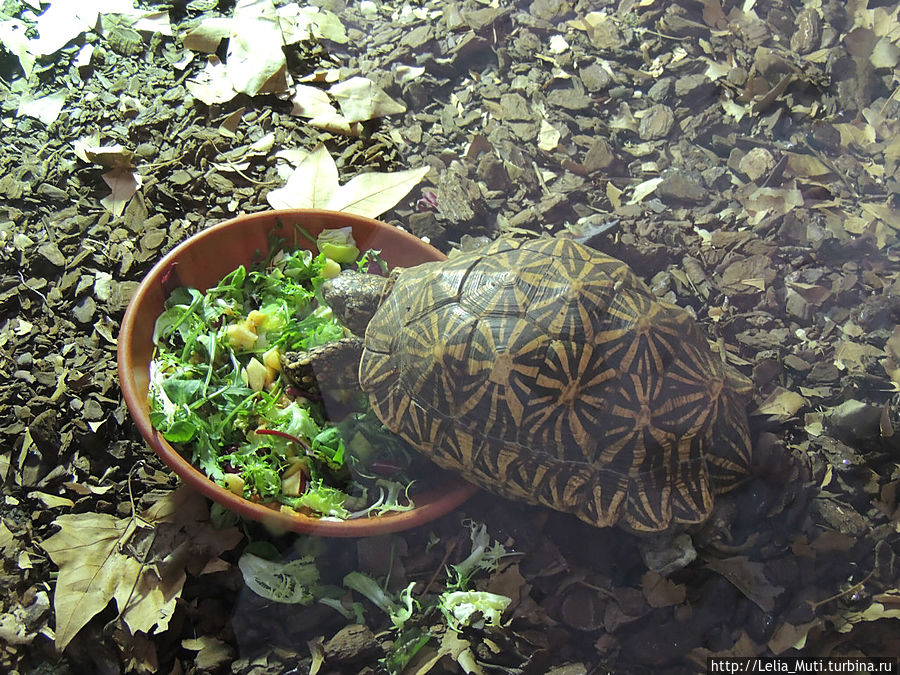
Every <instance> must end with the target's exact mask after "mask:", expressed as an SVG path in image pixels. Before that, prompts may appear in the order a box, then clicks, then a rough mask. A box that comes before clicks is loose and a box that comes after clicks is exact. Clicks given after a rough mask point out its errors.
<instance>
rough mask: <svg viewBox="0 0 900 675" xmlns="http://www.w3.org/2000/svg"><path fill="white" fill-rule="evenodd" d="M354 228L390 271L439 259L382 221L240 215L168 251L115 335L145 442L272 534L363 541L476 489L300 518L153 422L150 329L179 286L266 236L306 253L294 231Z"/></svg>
mask: <svg viewBox="0 0 900 675" xmlns="http://www.w3.org/2000/svg"><path fill="white" fill-rule="evenodd" d="M348 225H349V226H351V227H352V228H353V236H354V238H355V239H356V242H357V244H358V246H359V248H360V250H366V249H369V248H373V249H377V250H380V251H381V255H382V257H383V258H384V259H385V260H386V261H387V263H388V264H389V265H390V266H392V267H393V266H402V267H410V266H413V265H417V264H419V263H422V262H427V261H430V260H441V259H443V258H444V255H443V254H442V253H441V252H440V251H438V250H437V249H435V248H433V247H431V246H429V245H428V244H426V243H424V242H422V241H421V240H419V239H418V238H417V237H414V236H412V235H411V234H408V233H406V232H403V231H401V230H398V229H397V228H394V227H391V226H389V225H385V224H384V223H381V222H378V221H376V220H372V219H370V218H363V217H361V216H355V215H351V214H346V213H338V212H334V211H321V210H316V209H295V210H283V211H266V212H263V213H255V214H252V215H245V216H239V217H237V218H234V219H232V220H229V221H226V222H224V223H221V224H219V225H215V226H213V227H211V228H209V229H207V230H204V231H203V232H200V233H199V234H196V235H194V236H193V237H191V238H190V239H188V240H187V241H185V242H183V243H182V244H181V245H179V246H177V247H176V248H175V249H173V250H172V251H171V252H170V253H169V254H168V255H166V256H165V257H164V258H163V259H162V260H160V261H159V263H157V264H156V266H155V267H154V268H153V269H152V270H150V272H149V273H148V274H147V276H146V277H145V278H144V280H143V281H142V282H141V284H140V286H138V288H137V291H136V292H135V294H134V297H133V298H132V300H131V303H130V304H129V306H128V310H127V311H126V312H125V318H124V319H123V321H122V328H121V331H120V333H119V342H118V362H119V380H120V382H121V385H122V394H123V395H124V397H125V403H126V404H127V405H128V411H129V412H130V413H131V417H132V418H133V419H134V421H135V423H136V424H137V427H138V429H139V431H140V432H141V435H142V436H143V437H144V440H146V441H147V443H148V444H149V445H150V447H151V448H152V449H153V450H154V452H156V454H158V455H159V456H160V457H161V458H162V460H163V461H164V462H165V463H166V464H168V465H169V467H171V468H172V470H174V471H175V473H176V474H178V476H180V477H181V479H182V480H183V481H184V482H185V483H187V484H188V485H190V486H191V487H193V488H194V489H196V490H198V491H199V492H201V493H202V494H204V495H205V496H207V497H209V498H210V499H212V500H213V501H215V502H218V503H219V504H221V505H223V506H225V507H226V508H228V509H230V510H232V511H234V512H236V513H238V514H240V515H241V516H244V517H246V518H250V519H252V520H257V521H261V522H264V523H266V524H267V525H269V526H273V527H274V528H276V529H283V530H292V531H295V532H305V533H312V534H316V535H321V536H327V537H361V536H369V535H375V534H383V533H386V532H396V531H398V530H404V529H408V528H411V527H415V526H417V525H421V524H422V523H425V522H428V521H430V520H433V519H435V518H438V517H439V516H442V515H444V514H445V513H447V512H449V511H451V510H453V509H454V508H456V507H457V506H459V505H460V504H462V503H463V502H464V501H465V500H466V499H468V498H469V497H471V496H472V495H473V494H474V493H475V491H476V488H475V487H474V486H472V485H471V484H469V483H467V482H465V481H464V480H462V479H461V478H459V477H457V476H455V475H453V474H443V476H444V478H445V480H442V481H441V483H440V485H439V487H437V488H434V489H433V490H431V491H428V492H425V493H422V494H418V495H416V496H415V499H414V501H415V505H416V506H415V508H414V509H412V510H410V511H405V512H402V513H392V514H387V515H383V516H373V517H370V518H358V519H353V520H346V521H334V520H321V519H318V518H311V517H309V516H304V515H302V514H298V513H283V512H281V511H279V510H277V508H275V507H270V506H266V505H263V504H258V503H255V502H251V501H248V500H246V499H244V498H243V497H239V496H237V495H235V494H233V493H231V492H229V491H228V490H226V489H225V488H223V487H220V486H219V485H217V484H216V483H214V482H213V481H212V480H210V479H209V478H207V477H206V475H205V474H203V473H202V472H201V471H199V470H198V469H196V468H194V466H193V465H191V463H190V462H189V461H187V460H186V459H185V458H184V457H182V456H181V455H180V454H179V453H178V451H177V450H175V449H174V448H173V447H172V446H171V445H169V443H168V442H167V441H166V440H165V439H164V438H163V437H162V435H161V434H159V433H157V432H156V430H155V429H154V428H153V427H152V426H151V424H150V418H149V416H148V412H149V404H148V400H147V394H148V386H149V373H150V360H151V357H152V354H153V341H152V335H153V326H154V323H155V322H156V318H157V317H158V316H159V314H160V313H161V312H162V309H163V302H164V301H165V298H166V297H167V296H168V293H169V292H171V290H172V289H173V288H175V287H177V286H179V285H185V286H193V287H195V288H199V289H201V290H205V289H207V288H210V287H212V286H214V285H216V284H217V283H218V282H219V281H220V280H221V279H222V278H223V277H224V276H225V275H226V274H228V273H229V272H230V271H232V270H233V269H235V268H236V267H237V266H238V265H245V266H249V265H250V264H252V262H253V261H254V260H257V259H259V256H264V255H265V254H266V252H267V251H268V249H269V235H270V233H273V232H274V233H275V234H278V235H279V236H281V237H284V238H286V239H287V240H288V242H289V245H290V246H295V247H304V248H311V247H312V242H310V241H309V240H308V239H307V238H306V237H304V236H302V235H300V234H298V233H296V231H295V230H296V227H299V228H302V229H303V230H306V231H307V232H308V233H309V234H311V235H312V236H313V238H315V236H316V235H317V234H318V233H319V232H321V231H322V230H323V229H326V228H337V227H346V226H348Z"/></svg>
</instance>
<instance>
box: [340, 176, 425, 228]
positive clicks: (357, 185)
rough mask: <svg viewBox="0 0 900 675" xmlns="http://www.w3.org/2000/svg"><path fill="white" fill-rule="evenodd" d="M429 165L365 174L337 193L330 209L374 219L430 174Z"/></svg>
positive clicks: (356, 177) (343, 186)
mask: <svg viewBox="0 0 900 675" xmlns="http://www.w3.org/2000/svg"><path fill="white" fill-rule="evenodd" d="M428 170H429V167H427V166H423V167H420V168H418V169H407V170H405V171H397V172H395V173H379V172H372V173H363V174H360V175H358V176H354V177H353V178H351V179H350V181H349V182H348V183H346V184H345V185H341V186H340V187H339V188H338V189H337V191H336V192H335V194H334V196H333V197H332V200H331V202H330V204H329V208H331V209H334V210H335V211H346V212H347V213H355V214H357V215H360V216H368V217H369V218H375V217H376V216H380V215H381V214H382V213H384V212H385V211H387V210H388V209H389V208H391V207H393V206H394V205H395V204H396V203H397V202H399V201H400V200H401V199H403V198H404V197H405V196H406V195H407V194H408V193H409V191H410V190H412V189H413V188H414V187H415V186H416V185H418V184H419V182H420V181H421V180H422V179H423V178H424V177H425V174H427V173H428Z"/></svg>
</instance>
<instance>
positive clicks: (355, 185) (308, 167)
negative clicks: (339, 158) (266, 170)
mask: <svg viewBox="0 0 900 675" xmlns="http://www.w3.org/2000/svg"><path fill="white" fill-rule="evenodd" d="M428 168H429V167H421V168H418V169H407V170H405V171H398V172H395V173H380V172H372V173H364V174H360V175H358V176H354V177H353V178H352V179H350V181H348V182H347V183H346V184H345V185H340V184H339V182H338V171H337V166H336V165H335V163H334V160H333V159H332V158H331V155H329V154H328V150H326V149H325V146H324V145H322V144H321V143H320V144H319V145H317V146H316V147H315V149H314V150H313V151H312V152H311V153H309V155H307V156H306V158H304V159H303V161H302V162H300V164H299V165H298V166H297V168H296V169H295V170H294V173H293V174H291V176H290V178H288V181H287V183H286V184H285V186H284V187H282V188H278V189H275V190H272V191H270V192H269V193H268V194H267V195H266V200H267V201H268V202H269V205H270V206H272V208H275V209H288V208H297V209H302V208H320V209H331V210H332V211H345V212H347V213H356V214H358V215H361V216H367V217H369V218H375V217H377V216H380V215H381V214H382V213H384V212H385V211H387V210H388V209H390V208H391V207H393V206H394V205H395V204H397V202H399V201H400V200H401V199H403V197H404V196H406V194H408V193H409V191H410V190H412V189H413V187H415V186H416V185H417V184H418V183H419V182H420V181H421V180H422V178H424V177H425V174H426V173H428Z"/></svg>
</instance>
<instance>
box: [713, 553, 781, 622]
mask: <svg viewBox="0 0 900 675" xmlns="http://www.w3.org/2000/svg"><path fill="white" fill-rule="evenodd" d="M706 566H707V567H708V568H709V569H711V570H713V571H715V572H718V573H719V574H721V575H722V576H723V577H725V578H726V579H728V581H730V582H731V583H732V584H734V586H735V588H737V589H738V590H739V591H740V592H741V593H743V594H744V595H746V596H747V598H749V599H750V600H751V601H752V602H753V603H754V604H756V606H757V607H759V608H760V609H761V610H763V611H764V612H771V611H772V610H773V609H774V608H775V598H777V597H778V596H779V595H781V593H783V592H784V587H782V586H778V585H776V584H773V583H771V582H770V581H769V580H768V579H767V578H766V574H765V565H763V563H759V562H751V561H750V560H748V559H747V557H746V556H735V557H733V558H722V559H720V560H717V559H708V560H707V561H706Z"/></svg>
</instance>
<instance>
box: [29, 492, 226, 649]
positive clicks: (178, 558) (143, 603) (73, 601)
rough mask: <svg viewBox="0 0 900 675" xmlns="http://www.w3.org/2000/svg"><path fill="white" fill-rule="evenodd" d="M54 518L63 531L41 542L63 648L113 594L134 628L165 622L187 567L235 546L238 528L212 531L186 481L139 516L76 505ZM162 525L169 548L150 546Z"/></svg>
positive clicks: (163, 625) (158, 626) (202, 503)
mask: <svg viewBox="0 0 900 675" xmlns="http://www.w3.org/2000/svg"><path fill="white" fill-rule="evenodd" d="M54 523H55V524H56V525H59V526H60V531H59V532H57V533H56V534H54V535H53V536H52V537H50V538H48V539H46V540H45V541H44V542H42V544H41V546H42V547H43V548H44V550H46V551H47V553H48V554H49V556H50V558H51V560H53V562H54V563H55V564H56V565H57V567H59V576H58V577H57V582H56V589H55V591H54V595H53V606H54V611H55V614H56V648H57V649H58V650H60V651H62V650H63V649H65V647H66V645H67V644H68V643H69V642H70V641H71V640H72V638H73V637H75V635H76V634H77V633H78V631H79V630H81V628H82V627H83V626H84V625H85V624H86V623H87V622H88V621H90V620H91V618H92V617H93V616H94V615H96V614H97V613H99V612H101V611H102V610H103V609H104V608H105V607H106V606H107V604H109V601H110V600H113V599H115V601H116V606H117V607H118V609H119V612H120V615H121V617H122V619H123V620H124V621H125V623H126V625H127V626H128V628H129V630H131V632H132V633H135V632H137V631H143V632H149V631H150V630H152V629H153V628H154V626H155V628H156V631H157V632H158V631H161V630H164V629H165V628H166V627H167V626H168V622H169V619H170V618H171V616H172V613H173V612H174V611H175V602H176V601H177V599H178V597H179V596H180V594H181V588H182V586H183V585H184V582H185V578H186V574H185V570H186V569H188V568H190V567H191V566H194V567H196V566H202V564H205V562H206V561H207V560H209V559H210V558H213V557H215V556H218V555H219V554H220V553H222V552H223V551H226V550H228V549H230V548H233V547H234V546H235V545H236V544H237V542H238V541H239V540H240V538H241V536H242V535H241V534H240V533H239V532H238V531H237V530H236V529H234V528H232V529H230V530H215V531H213V528H212V526H211V525H210V524H209V512H208V509H207V506H206V502H205V501H204V499H203V497H202V496H200V495H199V494H198V493H196V492H193V491H192V490H190V489H189V488H184V487H183V488H180V489H178V490H175V491H174V492H172V493H170V494H169V495H168V496H167V497H165V498H163V499H162V500H160V501H159V502H157V503H156V504H154V505H153V506H152V507H151V508H150V509H148V510H147V511H146V512H145V513H144V514H143V515H142V516H141V517H133V518H116V517H115V516H112V515H109V514H105V513H77V514H66V515H63V516H60V517H59V518H57V519H56V520H55V521H54ZM162 527H167V528H169V529H170V535H169V536H166V537H160V538H159V541H161V542H167V543H168V545H169V547H170V548H169V550H161V549H160V548H159V546H157V547H155V548H154V544H156V543H157V539H156V537H155V535H153V534H152V533H151V532H150V531H151V530H153V529H154V528H157V531H158V529H159V528H162ZM172 530H174V532H172Z"/></svg>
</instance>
